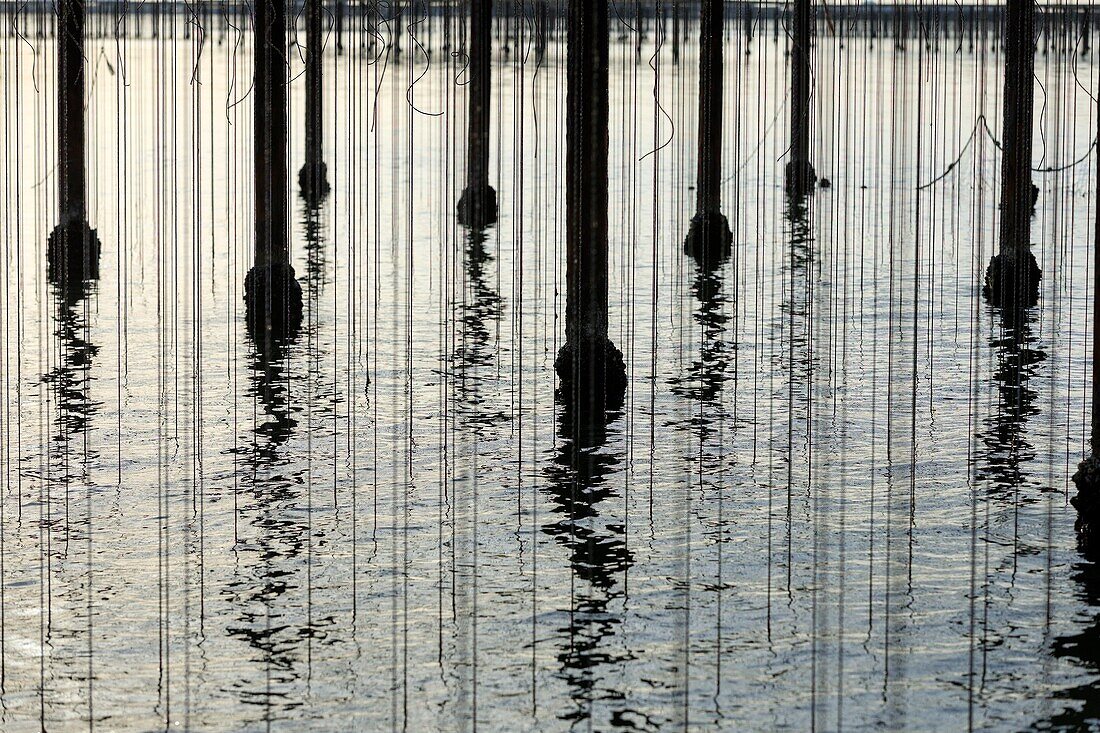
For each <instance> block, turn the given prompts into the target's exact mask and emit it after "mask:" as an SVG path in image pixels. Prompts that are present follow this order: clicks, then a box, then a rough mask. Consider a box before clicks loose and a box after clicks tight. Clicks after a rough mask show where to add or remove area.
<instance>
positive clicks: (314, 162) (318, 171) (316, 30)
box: [298, 0, 329, 202]
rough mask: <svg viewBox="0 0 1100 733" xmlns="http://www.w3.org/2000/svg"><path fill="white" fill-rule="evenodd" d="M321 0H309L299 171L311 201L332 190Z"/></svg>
mask: <svg viewBox="0 0 1100 733" xmlns="http://www.w3.org/2000/svg"><path fill="white" fill-rule="evenodd" d="M321 2H322V0H306V7H305V13H306V161H305V164H304V165H303V166H302V169H301V170H300V171H298V185H299V186H301V189H302V195H303V196H305V197H306V199H307V200H308V201H311V202H317V201H319V200H320V199H321V198H322V197H324V196H325V194H327V193H328V192H329V185H328V166H327V165H325V160H324V148H323V145H322V143H323V141H324V122H325V115H324V84H323V77H324V48H323V46H322V44H323V43H324V41H323V40H322V35H321Z"/></svg>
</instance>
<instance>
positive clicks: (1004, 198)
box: [984, 0, 1040, 308]
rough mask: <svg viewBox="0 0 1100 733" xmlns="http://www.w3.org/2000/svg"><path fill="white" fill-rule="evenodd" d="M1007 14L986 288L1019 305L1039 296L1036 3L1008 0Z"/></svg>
mask: <svg viewBox="0 0 1100 733" xmlns="http://www.w3.org/2000/svg"><path fill="white" fill-rule="evenodd" d="M1005 12H1006V16H1005V84H1004V115H1003V118H1004V119H1003V125H1004V127H1003V129H1002V136H1001V140H1002V141H1003V145H1004V152H1003V156H1002V160H1001V232H1000V235H1001V241H1000V249H999V251H998V252H997V254H995V255H994V256H993V258H992V259H991V260H990V261H989V269H988V270H987V271H986V276H985V288H984V292H985V295H986V297H988V298H989V300H990V302H991V303H993V304H994V305H999V306H1002V307H1005V308H1021V307H1025V306H1028V305H1034V304H1035V303H1036V302H1037V301H1038V299H1039V277H1040V273H1039V265H1038V263H1037V262H1036V261H1035V255H1034V254H1032V252H1031V209H1032V206H1033V204H1034V200H1035V195H1036V190H1035V189H1034V187H1033V186H1032V183H1031V127H1032V118H1033V115H1034V111H1033V109H1034V101H1035V83H1034V78H1033V74H1034V69H1035V6H1034V4H1033V0H1008V4H1007V5H1006V6H1005Z"/></svg>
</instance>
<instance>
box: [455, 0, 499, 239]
mask: <svg viewBox="0 0 1100 733" xmlns="http://www.w3.org/2000/svg"><path fill="white" fill-rule="evenodd" d="M492 31H493V0H470V65H469V68H468V69H467V71H468V73H469V79H470V85H469V95H470V106H469V119H468V120H467V125H468V128H467V134H468V137H467V156H466V188H465V190H463V192H462V197H461V198H459V200H458V220H459V222H460V223H462V224H465V225H467V226H471V227H476V228H480V227H485V226H488V225H489V224H492V223H493V222H495V221H496V220H497V193H496V191H494V190H493V187H492V186H490V185H489V109H490V103H491V90H492V63H491V62H492V44H493V39H492Z"/></svg>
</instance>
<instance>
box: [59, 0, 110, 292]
mask: <svg viewBox="0 0 1100 733" xmlns="http://www.w3.org/2000/svg"><path fill="white" fill-rule="evenodd" d="M85 12H86V8H85V4H84V0H58V4H57V34H56V39H57V209H58V211H57V214H58V223H57V226H56V227H55V228H54V230H53V231H52V232H51V233H50V236H49V240H48V241H47V245H46V274H47V277H48V279H49V280H50V281H51V282H54V283H57V284H60V285H62V286H64V287H65V288H77V286H78V285H79V284H80V283H82V282H83V281H85V280H92V279H96V278H98V277H99V251H100V243H99V238H98V237H97V236H96V233H95V231H94V230H93V229H91V228H90V227H89V226H88V219H87V215H88V203H87V198H86V196H87V194H86V192H87V185H86V181H85V169H84V166H85V163H86V160H85V149H84V26H85Z"/></svg>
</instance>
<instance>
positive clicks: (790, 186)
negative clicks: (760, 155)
mask: <svg viewBox="0 0 1100 733" xmlns="http://www.w3.org/2000/svg"><path fill="white" fill-rule="evenodd" d="M810 3H811V0H794V23H793V38H792V39H791V159H790V160H789V161H787V168H786V179H787V192H788V193H790V194H792V195H795V196H802V195H805V194H807V193H809V192H810V191H811V190H813V187H814V182H815V181H816V180H817V174H816V173H815V172H814V167H813V164H811V163H810V35H811V28H812V24H813V14H812V8H811V4H810Z"/></svg>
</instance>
